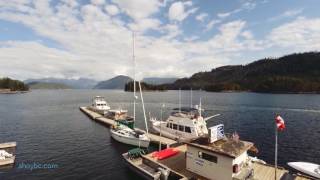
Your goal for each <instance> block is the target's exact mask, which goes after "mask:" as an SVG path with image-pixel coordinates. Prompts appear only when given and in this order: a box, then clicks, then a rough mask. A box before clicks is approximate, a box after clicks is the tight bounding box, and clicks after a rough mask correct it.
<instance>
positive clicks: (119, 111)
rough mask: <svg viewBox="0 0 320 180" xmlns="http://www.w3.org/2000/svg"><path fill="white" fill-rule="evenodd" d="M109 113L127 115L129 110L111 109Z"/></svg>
mask: <svg viewBox="0 0 320 180" xmlns="http://www.w3.org/2000/svg"><path fill="white" fill-rule="evenodd" d="M109 112H111V113H127V112H128V111H127V110H124V109H110V110H109Z"/></svg>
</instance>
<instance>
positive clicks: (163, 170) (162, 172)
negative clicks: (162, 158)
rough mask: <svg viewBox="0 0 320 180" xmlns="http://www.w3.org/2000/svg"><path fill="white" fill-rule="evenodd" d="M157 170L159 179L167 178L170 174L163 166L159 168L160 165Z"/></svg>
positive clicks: (165, 179)
mask: <svg viewBox="0 0 320 180" xmlns="http://www.w3.org/2000/svg"><path fill="white" fill-rule="evenodd" d="M158 170H159V172H161V175H160V180H168V178H169V174H170V170H168V169H164V168H161V167H159V168H158Z"/></svg>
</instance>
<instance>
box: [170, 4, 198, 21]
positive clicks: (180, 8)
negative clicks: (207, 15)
mask: <svg viewBox="0 0 320 180" xmlns="http://www.w3.org/2000/svg"><path fill="white" fill-rule="evenodd" d="M187 6H192V2H191V1H187V2H181V1H179V2H175V3H173V4H172V5H171V6H170V8H169V14H168V16H169V19H170V20H173V21H180V22H181V21H183V20H184V19H185V18H187V17H188V16H189V15H190V14H193V13H195V12H196V11H197V10H198V8H192V9H190V10H187V11H186V9H185V8H186V7H187Z"/></svg>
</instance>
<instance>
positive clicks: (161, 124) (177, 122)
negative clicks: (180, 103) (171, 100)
mask: <svg viewBox="0 0 320 180" xmlns="http://www.w3.org/2000/svg"><path fill="white" fill-rule="evenodd" d="M201 111H202V109H201V105H200V106H195V107H194V108H190V107H182V108H175V109H173V112H172V113H171V114H170V116H169V117H168V119H167V120H166V121H160V120H157V119H156V118H151V119H150V121H151V125H152V128H153V129H154V130H155V131H156V132H158V133H160V134H161V135H163V136H165V137H168V138H170V139H175V140H181V141H184V140H190V139H195V138H198V137H201V136H204V135H207V134H208V128H207V123H206V121H207V120H208V119H210V118H212V117H215V116H217V115H219V114H217V115H214V116H211V117H207V118H203V117H202V115H201Z"/></svg>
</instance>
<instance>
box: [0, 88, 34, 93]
mask: <svg viewBox="0 0 320 180" xmlns="http://www.w3.org/2000/svg"><path fill="white" fill-rule="evenodd" d="M27 92H29V91H11V90H10V89H0V94H23V93H27Z"/></svg>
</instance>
